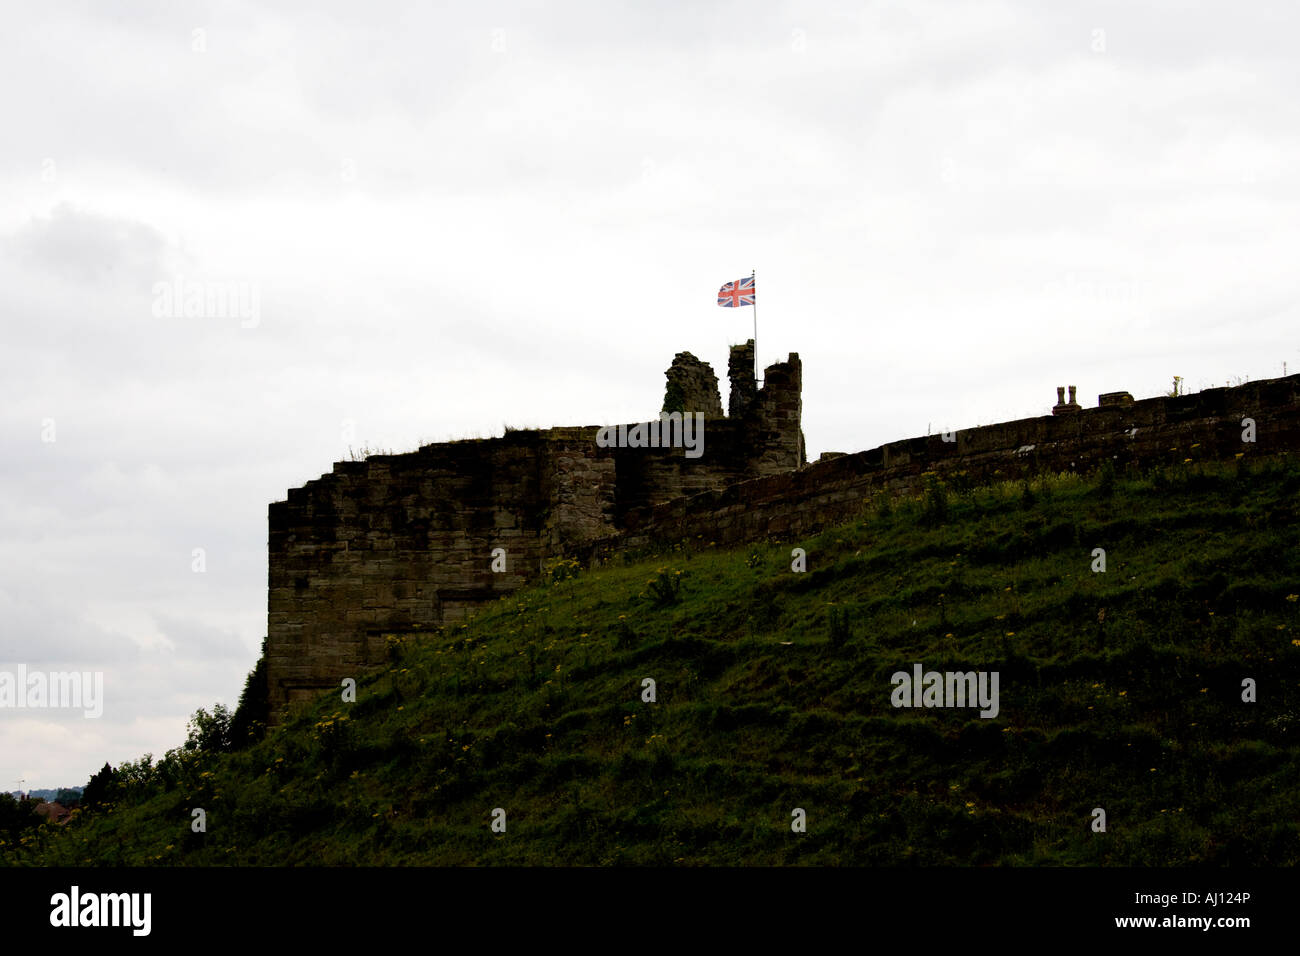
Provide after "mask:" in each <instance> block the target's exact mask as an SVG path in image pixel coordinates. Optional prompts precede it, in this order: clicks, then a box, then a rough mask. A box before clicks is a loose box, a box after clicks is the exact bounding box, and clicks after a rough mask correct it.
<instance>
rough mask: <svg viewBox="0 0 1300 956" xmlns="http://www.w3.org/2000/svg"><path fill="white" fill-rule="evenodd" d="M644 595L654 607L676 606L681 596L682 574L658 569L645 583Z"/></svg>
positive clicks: (671, 570)
mask: <svg viewBox="0 0 1300 956" xmlns="http://www.w3.org/2000/svg"><path fill="white" fill-rule="evenodd" d="M646 585H647V589H646V594H647V595H648V596H649V598H650V601H651V603H652V604H654V606H655V607H661V608H662V607H668V606H670V605H673V604H676V603H677V602H678V601H679V600H681V596H682V572H680V571H675V570H673V569H672V568H660V569H659V572H658V573H657V574H656V575H655V576H654V577H653V578H651V579H650V580H649V581H647V582H646Z"/></svg>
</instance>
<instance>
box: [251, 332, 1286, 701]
mask: <svg viewBox="0 0 1300 956" xmlns="http://www.w3.org/2000/svg"><path fill="white" fill-rule="evenodd" d="M752 350H753V343H752V342H750V343H746V344H745V345H741V346H735V347H733V349H732V350H731V356H730V361H729V362H728V377H729V379H730V383H731V394H730V399H729V402H728V412H729V414H728V415H727V417H723V416H722V403H721V399H720V396H719V394H718V386H717V378H716V376H715V375H714V373H713V370H712V368H710V367H709V365H707V364H706V363H703V362H701V361H699V360H698V359H696V358H695V357H694V356H693V355H691V354H690V353H689V352H682V353H680V354H679V355H677V356H676V358H674V360H673V365H672V367H671V368H670V369H669V370H668V372H667V373H666V374H667V378H668V387H667V389H666V392H665V399H664V411H666V412H678V411H680V412H702V413H703V414H704V416H705V429H704V431H705V436H704V438H705V440H704V453H703V455H702V456H701V457H699V458H690V457H687V456H686V454H685V451H684V449H682V448H648V447H647V448H628V447H622V448H619V447H611V448H605V447H600V445H599V444H598V443H597V440H596V439H597V434H598V433H599V432H600V431H601V429H600V428H599V427H598V426H595V425H590V426H585V427H577V428H552V429H547V430H544V431H516V432H508V433H507V434H506V435H504V436H503V437H501V438H491V439H486V440H478V441H459V442H448V443H445V444H436V445H426V446H424V447H423V448H421V449H419V450H418V451H415V452H411V453H410V454H405V455H380V456H373V457H370V458H368V459H366V460H365V461H359V462H340V463H339V464H336V465H335V466H334V470H333V472H331V473H330V474H326V475H322V476H321V477H320V478H318V479H316V480H315V481H310V482H308V483H307V484H306V485H305V486H303V487H302V488H296V489H293V490H291V491H290V492H289V497H288V500H287V501H281V502H276V503H274V504H272V505H271V506H270V513H269V518H270V567H269V585H270V595H269V614H268V621H267V641H266V672H267V681H268V696H269V702H270V709H271V719H272V721H273V722H275V721H278V719H279V715H280V713H281V711H282V708H283V707H284V706H285V705H287V704H290V703H292V702H294V701H296V700H299V699H303V698H306V697H308V696H310V695H312V694H314V693H317V692H319V691H321V690H323V689H326V688H331V689H337V688H338V687H339V683H340V681H341V679H342V678H344V677H350V676H355V675H356V674H357V673H358V672H359V671H360V670H361V669H362V668H365V667H367V666H369V665H371V664H375V663H378V662H379V661H380V660H381V659H382V655H383V653H384V646H383V641H384V636H385V635H387V634H402V633H418V632H419V631H420V630H421V629H423V628H429V627H433V626H436V625H438V624H442V623H444V622H448V621H455V620H459V619H461V618H463V617H464V616H465V615H466V614H467V613H468V612H469V611H471V610H472V609H474V608H476V607H479V606H481V605H482V604H484V603H485V602H488V601H492V600H495V599H497V598H499V597H501V596H502V595H503V594H507V593H509V592H511V591H513V590H515V589H517V588H520V587H522V586H524V585H526V584H528V583H530V582H532V581H534V580H535V579H536V578H537V577H538V575H539V573H540V571H541V569H542V567H543V564H544V563H545V561H546V560H547V559H548V558H552V557H559V556H577V557H580V558H582V559H583V560H586V561H590V562H594V563H598V562H600V561H603V560H607V559H608V558H609V557H611V556H613V555H615V554H617V553H618V552H620V551H625V550H627V549H628V548H634V547H641V546H646V545H656V544H662V543H667V542H679V541H682V540H691V541H693V540H695V539H696V538H697V536H698V535H703V537H704V540H706V541H714V542H717V543H718V544H720V545H735V544H740V543H744V542H751V541H760V540H779V541H786V542H789V541H793V540H795V539H796V538H797V537H798V536H806V535H809V534H813V533H816V532H817V531H820V530H823V529H824V528H827V527H833V526H834V525H836V524H838V523H840V522H843V521H848V520H852V519H853V518H855V517H856V516H858V515H860V514H861V513H862V509H863V506H864V503H868V502H870V500H871V499H872V498H873V497H874V496H876V495H879V494H898V493H915V492H916V491H918V490H919V489H920V488H921V487H922V486H923V484H924V482H925V481H927V480H932V479H933V478H934V477H936V476H937V477H938V478H940V479H944V478H952V479H958V478H959V479H960V480H961V481H964V482H970V483H975V482H980V481H988V480H1000V479H1001V480H1007V479H1018V478H1021V477H1024V476H1027V475H1030V474H1034V473H1038V472H1045V471H1052V472H1061V471H1072V470H1074V471H1088V470H1091V469H1092V468H1094V467H1096V466H1098V465H1100V464H1101V463H1103V462H1111V463H1112V464H1114V465H1116V466H1118V467H1120V468H1123V467H1126V466H1130V465H1140V466H1148V465H1154V464H1161V463H1175V464H1177V463H1181V462H1184V461H1185V460H1186V459H1188V458H1191V459H1194V460H1197V461H1199V460H1206V459H1220V460H1222V459H1228V460H1231V459H1233V458H1234V457H1238V458H1239V457H1248V458H1249V457H1255V456H1258V455H1271V454H1277V453H1279V452H1294V451H1295V450H1297V449H1300V375H1292V376H1289V377H1287V378H1281V379H1270V380H1266V381H1261V382H1254V383H1250V384H1247V385H1243V386H1239V387H1237V388H1231V389H1228V388H1218V389H1209V390H1206V391H1203V392H1198V393H1195V394H1192V395H1182V396H1175V397H1162V398H1151V399H1145V400H1142V401H1134V400H1133V398H1132V396H1130V395H1129V394H1128V393H1127V392H1108V393H1106V394H1104V395H1101V396H1100V397H1099V402H1098V407H1096V408H1087V409H1085V408H1082V407H1081V406H1080V405H1079V404H1078V403H1077V401H1076V400H1075V388H1074V387H1073V386H1071V387H1070V389H1069V391H1070V400H1069V401H1068V402H1067V401H1066V400H1065V394H1064V389H1063V388H1058V390H1057V402H1056V405H1055V406H1054V407H1053V408H1052V413H1053V414H1050V415H1044V416H1041V417H1037V418H1026V419H1021V420H1019V421H1013V422H1004V423H1001V424H997V425H988V426H984V427H980V428H971V429H966V430H962V431H957V432H950V433H945V434H942V435H932V436H927V437H923V438H912V439H907V440H904V441H897V442H892V443H890V444H888V445H883V446H881V447H879V448H873V449H870V450H868V451H862V452H857V453H854V454H847V455H839V454H827V455H824V456H822V459H820V460H819V461H818V462H817V463H815V464H811V465H810V464H807V463H806V460H805V457H804V444H803V434H802V432H801V430H800V427H801V415H802V404H801V386H802V381H801V375H802V366H801V364H800V362H799V356H798V355H797V354H791V355H790V357H789V359H788V360H787V361H785V362H781V363H779V364H777V365H772V366H770V367H768V368H767V369H766V371H765V375H764V384H763V387H762V388H757V387H756V383H755V381H754V377H753V371H752V369H753V351H752ZM498 548H500V549H503V550H504V553H505V570H504V571H499V572H494V571H493V570H492V563H493V557H492V554H493V550H494V549H498Z"/></svg>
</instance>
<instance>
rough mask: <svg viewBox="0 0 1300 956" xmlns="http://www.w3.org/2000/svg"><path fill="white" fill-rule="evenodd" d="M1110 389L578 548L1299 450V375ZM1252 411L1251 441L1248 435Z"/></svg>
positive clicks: (628, 528) (720, 499) (802, 522)
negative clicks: (1179, 388)
mask: <svg viewBox="0 0 1300 956" xmlns="http://www.w3.org/2000/svg"><path fill="white" fill-rule="evenodd" d="M1112 394H1114V393H1108V395H1107V396H1103V398H1107V399H1108V400H1107V401H1106V402H1105V403H1104V404H1103V405H1102V406H1101V407H1098V408H1093V409H1079V410H1077V411H1075V412H1073V413H1071V414H1068V415H1056V416H1044V417H1041V418H1025V419H1020V420H1019V421H1013V422H1005V423H1001V424H997V425H989V426H985V427H982V428H972V429H967V430H965V431H958V432H955V433H952V437H953V438H954V439H955V440H954V441H950V442H949V441H944V436H942V435H932V436H928V437H924V438H912V439H907V440H904V441H897V442H891V443H890V444H888V445H882V446H880V447H878V448H873V449H871V450H869V451H863V452H858V453H856V454H849V455H840V454H837V455H832V456H826V457H824V458H823V459H820V460H819V461H818V462H817V463H816V464H813V465H809V466H808V467H805V468H802V469H800V470H799V471H797V472H794V473H791V474H779V475H772V476H768V477H763V478H758V479H755V480H752V481H747V482H743V483H739V484H735V485H732V486H730V487H727V488H724V489H720V490H717V491H712V492H707V493H703V494H698V495H695V496H692V497H689V498H682V499H677V500H674V501H671V502H666V503H664V504H661V505H657V506H652V507H646V508H641V509H636V510H633V511H631V512H629V513H627V514H626V515H624V516H623V520H622V522H621V523H622V525H623V526H624V530H621V531H620V532H618V533H617V534H616V535H614V536H611V537H610V538H609V539H607V540H603V541H597V542H590V543H588V544H586V545H584V546H583V547H582V548H581V549H580V552H579V553H580V554H581V556H583V557H585V558H587V559H590V560H594V561H596V562H597V563H599V562H600V561H602V560H607V559H608V558H610V557H611V556H612V555H613V554H615V553H617V552H620V551H624V550H627V549H631V548H640V547H645V546H647V545H655V544H662V543H668V542H677V541H683V540H686V541H695V540H697V536H703V539H704V540H705V541H710V542H717V543H718V544H719V545H734V544H740V543H747V542H755V541H766V540H779V541H783V542H784V541H792V540H794V539H795V538H796V537H798V536H801V535H807V534H813V533H816V532H818V531H821V530H823V529H825V528H829V527H833V526H835V525H836V524H840V523H843V522H846V521H851V520H853V519H855V518H857V517H858V516H859V515H861V514H862V509H863V507H864V505H865V504H867V502H869V501H870V500H871V499H872V497H873V496H875V495H877V494H881V493H886V494H891V495H898V494H917V493H919V492H921V491H922V490H923V489H924V487H925V482H926V480H927V477H928V476H929V475H930V474H933V475H934V476H935V477H937V478H940V479H944V480H947V481H949V482H951V481H952V480H954V479H956V478H958V477H960V478H962V479H963V480H966V481H970V482H973V483H979V482H986V481H998V480H1018V479H1020V478H1024V477H1027V476H1030V475H1033V474H1038V473H1043V472H1053V473H1060V472H1070V471H1075V472H1080V473H1084V472H1088V471H1091V470H1092V469H1094V468H1096V467H1098V466H1100V465H1101V464H1102V463H1103V462H1105V461H1111V462H1112V463H1113V464H1114V465H1115V466H1116V468H1117V469H1119V470H1120V471H1123V470H1124V469H1125V468H1127V467H1128V466H1130V465H1133V466H1139V467H1146V466H1151V465H1157V464H1179V463H1183V462H1185V461H1186V460H1187V459H1191V460H1192V461H1204V460H1232V459H1233V458H1235V457H1236V456H1237V455H1238V454H1241V455H1243V456H1258V455H1271V454H1277V453H1283V452H1295V451H1300V375H1292V376H1288V377H1287V378H1281V379H1269V380H1265V381H1261V382H1254V383H1251V384H1248V385H1243V386H1239V387H1237V388H1216V389H1209V390H1207V391H1203V392H1198V393H1196V394H1195V395H1184V396H1179V397H1176V398H1151V399H1146V400H1143V401H1138V402H1133V401H1131V399H1129V400H1128V401H1127V402H1119V403H1116V402H1115V401H1113V400H1109V396H1110V395H1112ZM1122 394H1125V395H1126V394H1127V393H1122ZM1247 418H1249V419H1251V420H1253V422H1254V425H1255V441H1254V442H1253V443H1250V442H1244V441H1243V432H1244V430H1245V429H1244V427H1243V425H1242V422H1243V420H1244V419H1247ZM959 473H960V475H959Z"/></svg>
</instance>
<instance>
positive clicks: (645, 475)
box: [266, 353, 802, 719]
mask: <svg viewBox="0 0 1300 956" xmlns="http://www.w3.org/2000/svg"><path fill="white" fill-rule="evenodd" d="M674 370H676V371H674ZM667 374H668V378H669V382H670V383H671V382H673V381H674V380H676V381H677V382H678V383H679V384H681V385H682V394H683V395H684V396H685V400H686V403H687V404H688V405H694V406H697V407H695V408H689V409H688V410H690V411H704V412H705V413H706V415H707V416H708V417H707V418H706V422H705V426H704V433H703V439H704V445H703V454H702V455H701V456H700V457H698V458H691V457H688V456H687V455H686V454H685V450H684V449H682V448H617V447H614V448H605V447H601V446H600V445H599V444H598V443H597V435H598V433H599V432H600V430H601V429H600V428H598V427H597V426H594V425H592V426H584V427H575V428H554V429H548V430H544V431H516V432H509V433H507V434H506V435H504V436H503V437H501V438H493V439H486V440H478V441H461V442H449V443H445V444H437V445H426V446H425V447H423V448H421V449H420V450H419V451H416V452H412V453H410V454H404V455H377V456H372V457H370V458H367V459H366V460H365V461H360V462H340V463H338V464H336V465H335V466H334V470H333V471H332V472H331V473H329V474H326V475H322V476H321V477H320V478H318V479H316V480H314V481H309V482H308V483H307V484H306V485H304V486H303V487H302V488H296V489H293V490H291V491H290V492H289V494H288V499H287V500H285V501H281V502H276V503H274V504H272V505H271V506H270V508H269V511H268V520H269V532H270V534H269V571H268V585H269V598H268V615H267V644H266V658H267V680H268V686H269V697H270V704H271V712H272V717H273V719H278V716H279V713H280V710H281V708H282V707H283V706H284V705H285V704H288V703H291V702H293V701H295V700H298V699H302V698H306V697H309V696H311V695H313V694H315V693H318V692H319V691H320V690H321V689H323V688H326V687H338V686H339V682H340V681H341V680H342V678H343V677H349V676H355V675H356V674H357V673H358V672H359V670H360V669H362V668H364V667H367V666H370V665H372V664H375V663H378V662H379V661H381V660H382V659H383V656H384V653H385V648H384V647H383V639H384V635H385V634H392V633H403V632H413V631H418V630H419V629H421V628H429V627H434V626H437V625H438V624H442V623H445V622H448V621H456V620H460V619H462V618H463V617H464V616H465V615H466V614H467V613H468V612H469V611H470V610H472V609H474V608H476V607H479V606H481V605H482V604H484V603H485V602H487V601H493V600H496V599H498V598H499V597H501V596H502V595H503V594H508V593H510V592H511V591H514V590H516V589H518V588H519V587H521V586H523V585H525V584H527V583H530V582H532V581H534V580H536V578H537V577H538V575H539V574H540V572H541V570H542V567H543V565H544V563H545V561H546V560H547V558H551V557H558V556H560V555H563V554H566V553H572V552H573V551H574V550H575V549H576V548H579V547H581V546H582V545H583V544H584V543H586V542H590V541H593V540H601V539H608V538H610V537H611V536H612V535H615V534H617V533H618V532H619V531H621V530H622V529H623V528H624V527H625V524H624V519H625V516H626V515H627V514H629V513H631V512H634V511H644V510H645V509H649V508H653V507H655V506H657V505H660V504H663V503H664V502H667V501H670V500H672V499H674V498H679V497H682V496H687V495H696V494H700V493H702V492H706V491H711V490H715V489H718V488H722V487H725V486H726V485H728V484H733V483H735V482H737V481H744V480H747V479H752V478H755V477H759V476H762V475H770V474H777V473H781V472H787V471H791V470H793V469H795V468H797V467H798V466H799V464H800V460H801V459H800V457H799V456H800V454H801V453H802V437H801V433H800V430H799V429H800V421H799V414H800V396H799V388H800V382H801V378H800V374H801V368H800V363H799V357H798V356H797V355H793V354H792V355H791V356H790V359H789V361H787V362H783V363H780V364H778V365H774V366H772V367H771V368H769V369H768V370H767V377H768V381H769V382H770V386H769V387H766V388H764V389H762V390H759V391H758V392H756V393H755V395H754V398H753V400H752V401H751V402H750V403H749V405H748V407H747V408H746V409H745V413H744V414H743V415H741V416H739V417H737V418H723V417H722V416H721V411H722V406H721V401H720V399H719V397H718V389H717V379H716V377H713V373H712V370H711V369H710V368H709V366H708V365H707V364H706V363H703V362H700V361H699V360H698V359H695V358H694V356H691V355H690V354H689V353H681V354H679V355H678V356H677V358H676V359H675V360H674V363H673V369H670V370H669V372H668V373H667ZM674 375H676V379H674ZM751 377H752V375H751ZM710 379H711V380H712V381H711V396H710ZM710 397H711V401H710ZM497 548H501V549H504V551H505V562H506V569H505V570H504V571H494V570H493V567H492V566H493V550H494V549H497Z"/></svg>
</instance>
